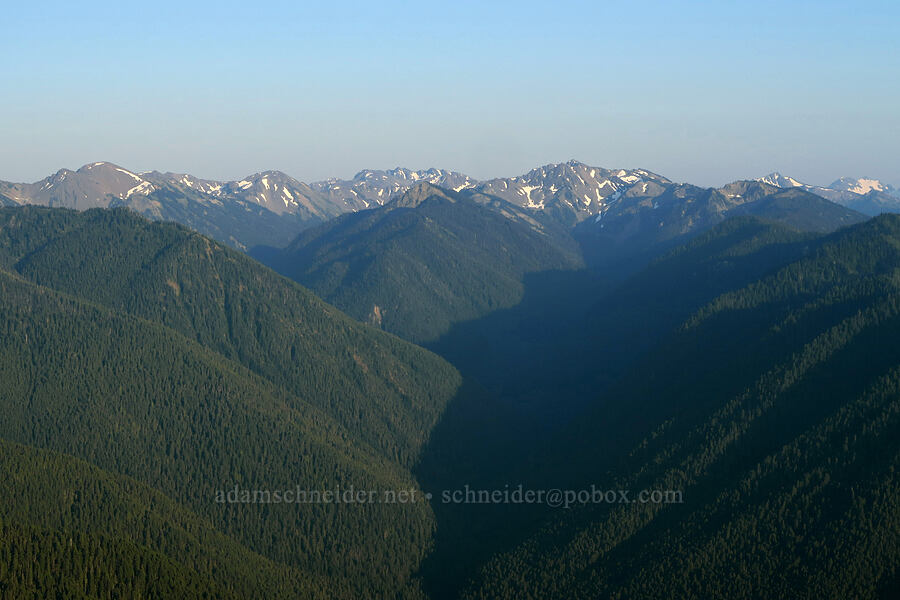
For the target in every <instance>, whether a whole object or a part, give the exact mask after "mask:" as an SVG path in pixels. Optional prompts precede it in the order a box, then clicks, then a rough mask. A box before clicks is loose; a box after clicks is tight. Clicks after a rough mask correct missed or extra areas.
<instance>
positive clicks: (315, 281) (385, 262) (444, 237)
mask: <svg viewBox="0 0 900 600" xmlns="http://www.w3.org/2000/svg"><path fill="white" fill-rule="evenodd" d="M478 200H479V201H476V200H475V199H472V198H469V197H466V196H464V195H459V194H454V193H453V192H448V191H446V190H439V189H438V188H433V187H425V188H422V187H420V188H413V190H411V191H410V192H409V193H408V194H406V195H405V196H403V197H401V198H399V199H398V200H396V201H395V202H393V203H389V204H387V205H385V206H383V207H380V208H376V209H373V210H367V211H362V212H359V213H354V214H347V215H342V216H340V217H338V218H336V219H334V220H333V221H330V222H328V223H326V224H324V225H321V226H319V227H316V228H314V229H311V230H308V231H306V232H304V233H302V234H300V236H299V237H298V238H297V239H296V240H295V241H294V242H293V243H292V244H290V246H288V248H286V249H285V251H284V252H282V253H280V254H279V255H277V256H275V257H273V258H272V259H271V260H270V263H271V264H272V266H273V267H275V268H276V269H277V270H279V271H280V272H282V273H284V274H285V275H287V276H289V277H291V278H292V279H294V280H296V281H299V282H300V283H302V284H303V285H306V286H308V287H309V288H310V289H312V290H313V291H314V292H316V294H318V295H319V296H320V297H322V298H324V299H325V300H327V301H328V302H331V303H332V304H334V305H335V306H337V307H338V308H340V309H341V310H343V311H345V312H347V314H349V315H351V316H353V317H356V318H357V319H360V320H363V321H367V322H369V323H372V324H375V325H377V326H379V327H382V328H383V329H385V330H387V331H390V332H393V333H396V334H397V335H399V336H401V337H403V338H406V339H409V340H412V341H415V342H425V341H430V340H434V339H436V338H437V337H439V336H440V335H442V334H443V333H446V332H447V330H448V329H449V328H450V326H451V325H452V324H454V323H458V322H461V321H466V320H470V319H475V318H478V317H480V316H483V315H485V314H487V313H489V312H492V311H495V310H498V309H501V308H508V307H510V306H513V305H515V304H517V303H518V302H519V301H520V300H521V298H522V293H523V278H524V276H525V274H526V273H529V272H535V271H545V270H551V269H573V268H575V267H577V266H579V265H580V257H579V254H578V250H577V248H576V247H575V245H574V242H573V241H572V240H571V239H570V238H569V237H568V235H566V234H565V233H561V232H560V231H558V230H557V228H556V227H555V226H553V225H551V224H542V223H541V222H540V221H537V220H535V218H534V217H528V216H527V214H525V213H526V211H523V209H520V208H518V207H515V206H513V205H510V204H508V203H505V202H502V201H499V200H497V199H490V198H487V197H484V198H479V199H478ZM504 211H506V212H507V213H509V214H504Z"/></svg>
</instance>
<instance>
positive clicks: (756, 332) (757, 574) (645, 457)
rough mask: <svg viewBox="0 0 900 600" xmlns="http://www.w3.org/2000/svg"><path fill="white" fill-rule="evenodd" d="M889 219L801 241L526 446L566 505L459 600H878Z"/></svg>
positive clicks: (888, 553) (891, 555) (892, 268)
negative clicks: (657, 495)
mask: <svg viewBox="0 0 900 600" xmlns="http://www.w3.org/2000/svg"><path fill="white" fill-rule="evenodd" d="M898 269H900V219H897V218H895V217H881V218H878V219H875V220H873V221H871V222H868V223H865V224H862V225H859V226H856V227H854V228H851V229H847V230H842V231H840V232H837V233H835V234H833V235H831V236H829V237H826V238H823V239H822V240H821V241H820V242H819V243H816V244H810V245H809V246H808V247H807V248H806V251H805V252H804V253H803V256H802V257H800V258H798V259H796V260H794V261H792V262H790V263H789V264H787V265H785V266H783V267H781V268H778V269H776V270H774V271H773V272H771V273H770V274H767V275H764V276H763V277H762V278H761V279H759V280H758V281H756V282H753V283H750V284H749V285H742V286H740V287H739V288H738V289H735V290H734V291H730V292H726V293H724V294H722V295H720V296H719V297H718V298H716V299H715V300H713V301H712V302H709V303H708V304H706V306H705V307H704V308H701V309H700V310H698V311H696V312H695V314H694V315H693V316H692V317H689V318H688V319H686V320H685V321H684V324H683V325H682V326H681V327H680V328H678V330H677V332H675V333H674V334H673V335H672V336H671V337H669V338H668V339H667V340H666V341H664V342H663V343H662V344H660V345H658V346H657V347H656V348H655V349H654V350H652V351H651V352H650V353H649V354H647V355H646V356H645V357H644V358H643V359H641V360H639V361H638V362H637V363H636V364H635V365H634V367H632V369H631V370H630V371H629V373H627V374H626V375H625V376H624V377H623V378H622V379H621V380H620V381H619V383H618V384H616V385H614V386H612V387H611V388H610V389H609V390H608V391H607V392H606V393H605V394H604V396H603V397H602V398H598V399H597V402H596V407H595V408H594V409H593V410H592V411H591V412H588V413H587V414H585V415H584V416H583V417H582V418H580V419H579V420H578V421H577V422H575V423H573V424H572V425H571V426H570V427H569V428H568V429H566V430H565V431H563V432H561V433H560V434H559V436H558V443H557V444H555V445H553V444H551V445H550V447H548V448H547V449H545V450H544V454H543V463H544V468H543V474H542V475H536V476H535V483H536V485H543V486H555V487H566V488H571V487H574V488H580V487H583V486H589V485H590V484H592V483H595V484H597V485H599V486H603V488H604V489H607V488H610V489H630V490H634V491H638V490H642V489H663V490H681V491H682V492H683V499H684V500H683V502H682V503H680V504H673V505H658V504H656V505H654V504H625V505H618V504H614V505H596V506H584V507H576V508H572V509H570V510H568V511H559V512H558V513H557V514H555V515H553V514H552V513H551V514H550V516H548V518H547V521H546V524H545V526H544V527H543V528H541V529H540V530H539V531H538V532H536V533H535V534H534V535H532V536H531V537H530V538H529V539H528V540H527V541H525V542H524V543H522V544H520V545H518V546H517V547H516V548H515V549H514V550H511V551H509V552H507V553H504V554H502V555H500V556H498V557H496V558H495V559H494V560H493V561H491V562H490V563H489V564H488V565H487V567H486V568H485V569H484V570H483V571H482V573H481V576H480V579H479V582H478V583H477V584H475V585H474V586H472V587H471V588H470V589H469V591H468V592H467V596H469V597H478V598H495V597H515V598H529V597H530V598H595V597H615V598H634V597H660V598H661V597H672V596H673V595H674V596H676V597H684V598H692V597H696V598H709V597H717V598H754V597H809V598H844V597H861V598H888V597H892V596H893V594H895V593H896V591H897V577H898V567H900V503H898V501H897V493H898V491H900V489H898V480H897V476H896V472H897V467H898V460H900V446H898V443H900V442H898V440H900V405H898V398H900V350H898V347H897V345H896V343H895V340H896V339H897V335H898V334H900V287H898V282H900V279H897V273H898V272H900V271H898Z"/></svg>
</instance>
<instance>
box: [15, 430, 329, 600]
mask: <svg viewBox="0 0 900 600" xmlns="http://www.w3.org/2000/svg"><path fill="white" fill-rule="evenodd" d="M0 472H2V473H3V477H2V478H0V493H2V494H3V496H4V498H11V499H14V501H11V502H4V503H3V504H2V507H0V557H2V558H0V598H4V599H5V598H9V599H16V600H18V599H20V598H35V599H38V598H48V597H52V598H56V597H64V598H117V597H121V596H122V594H123V591H124V590H128V592H129V593H128V595H129V596H136V597H149V598H154V597H156V598H159V597H173V598H174V597H178V598H234V599H236V600H237V599H240V598H251V597H258V598H293V597H297V596H300V595H302V596H304V597H322V598H325V597H329V595H340V590H339V589H337V588H336V587H335V586H333V585H332V586H331V587H330V589H329V586H328V585H327V583H328V582H327V581H326V580H325V578H323V577H320V576H314V575H311V574H309V573H303V572H301V571H299V570H297V569H292V568H289V567H284V566H280V565H278V564H276V563H274V562H272V561H269V560H266V559H265V558H263V557H262V556H260V555H258V554H255V553H253V552H250V551H248V550H247V548H246V547H244V546H241V545H240V544H238V543H236V542H235V541H234V540H233V539H231V538H229V537H228V536H226V535H223V534H222V533H220V532H218V531H217V530H216V529H215V528H214V527H213V526H212V524H211V523H210V521H209V520H208V519H204V518H202V517H200V516H198V515H197V514H195V513H193V512H191V511H189V510H187V509H185V508H184V507H183V506H181V505H179V504H178V503H176V502H173V501H172V500H171V499H170V498H168V497H167V496H166V495H164V494H162V493H160V492H158V491H156V490H154V489H153V488H151V487H149V486H147V485H144V484H142V483H139V482H137V481H135V480H134V479H131V478H128V477H124V476H121V475H114V474H112V473H110V472H108V471H103V470H102V469H99V468H97V467H95V466H92V465H91V464H89V463H87V462H84V461H81V460H78V459H75V458H72V457H71V456H67V455H64V454H59V453H56V452H50V451H45V450H38V449H36V448H34V447H30V446H22V445H19V444H15V443H12V442H8V441H5V440H0ZM326 590H328V592H329V593H328V594H326ZM335 592H337V593H335Z"/></svg>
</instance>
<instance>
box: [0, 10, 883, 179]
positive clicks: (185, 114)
mask: <svg viewBox="0 0 900 600" xmlns="http://www.w3.org/2000/svg"><path fill="white" fill-rule="evenodd" d="M3 13H4V22H3V25H2V31H3V34H2V35H0V70H2V73H3V79H4V86H3V89H2V91H0V179H2V180H7V181H36V180H38V179H41V178H43V177H45V176H46V175H48V174H50V173H53V172H55V171H57V170H58V169H60V168H63V167H65V168H77V167H79V166H81V165H83V164H85V163H89V162H93V161H100V160H104V161H110V162H114V163H117V164H119V165H122V166H125V167H127V168H129V169H132V170H135V171H143V170H152V169H157V170H160V171H174V172H188V173H192V174H193V175H195V176H198V177H203V178H210V179H228V180H230V179H237V178H240V177H242V176H243V175H247V174H250V173H254V172H259V171H263V170H267V169H278V170H282V171H285V172H286V173H288V174H290V175H292V176H294V177H296V178H298V179H301V180H303V181H315V180H320V179H325V178H328V177H341V178H349V177H351V176H352V175H353V174H354V173H356V172H357V171H359V170H361V169H368V168H371V169H379V168H393V167H396V166H404V167H409V168H428V167H440V168H445V169H453V170H457V171H461V172H464V173H466V174H468V175H470V176H472V177H475V178H479V179H486V178H491V177H507V176H512V175H517V174H521V173H524V172H526V171H528V170H530V169H531V168H533V167H536V166H539V165H543V164H548V163H556V162H562V161H566V160H569V159H576V160H580V161H582V162H585V163H588V164H591V165H593V166H602V167H607V168H645V169H650V170H652V171H655V172H657V173H660V174H663V175H665V176H667V177H669V178H670V179H673V180H676V181H686V182H690V183H694V184H697V185H706V186H711V185H721V184H724V183H726V182H728V181H732V180H735V179H747V178H754V177H759V176H762V175H765V174H766V173H769V172H771V171H776V170H777V171H780V172H782V173H786V174H788V175H790V176H792V177H794V178H797V179H800V180H801V181H805V182H807V183H811V184H827V183H830V182H831V181H833V180H834V179H837V178H838V177H840V176H854V177H863V176H865V177H874V178H880V179H883V180H885V181H887V182H889V183H892V184H894V185H900V42H898V40H900V31H898V29H900V28H898V23H900V3H898V2H896V0H890V1H880V2H875V1H865V0H863V1H858V2H852V3H851V2H831V1H828V0H824V1H823V0H819V1H816V2H806V1H796V2H785V1H781V2H769V1H766V0H762V1H760V0H757V1H754V2H744V1H740V0H739V1H734V2H677V1H671V0H670V1H668V2H642V1H637V2H634V1H632V2H603V1H594V2H571V1H557V2H554V3H550V2H532V1H530V0H520V1H518V2H506V1H502V2H490V1H489V0H484V1H481V2H469V1H468V0H456V1H453V2H441V3H437V2H400V1H394V0H382V1H379V2H366V3H356V2H342V1H340V0H332V1H329V2H315V3H307V2H272V1H267V0H257V1H254V2H246V1H244V2H231V1H229V0H216V1H202V2H190V1H181V2H169V1H165V0H164V1H161V2H152V3H151V2H140V3H139V2H121V1H119V2H114V3H113V2H91V1H87V2H77V3H72V2H56V1H49V2H41V1H36V2H16V3H10V5H8V6H6V7H5V8H4V9H3Z"/></svg>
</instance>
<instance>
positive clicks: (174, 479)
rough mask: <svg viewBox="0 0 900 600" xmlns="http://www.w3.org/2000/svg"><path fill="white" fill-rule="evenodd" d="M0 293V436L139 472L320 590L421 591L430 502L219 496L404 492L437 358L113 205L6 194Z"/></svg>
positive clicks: (426, 418) (427, 420)
mask: <svg viewBox="0 0 900 600" xmlns="http://www.w3.org/2000/svg"><path fill="white" fill-rule="evenodd" d="M0 299H2V302H0V313H2V315H0V323H3V328H4V335H3V336H0V346H2V348H0V381H2V385H0V389H2V390H3V391H2V392H0V403H2V405H3V406H2V410H0V412H2V413H3V414H4V419H3V420H2V422H0V438H3V439H7V440H11V441H15V442H18V443H22V444H27V445H30V446H35V447H40V448H45V449H50V450H55V451H58V452H62V453H65V454H69V455H72V456H75V457H78V458H80V459H83V460H85V461H88V462H90V463H92V464H94V465H96V466H98V467H99V468H101V469H103V470H105V471H108V472H110V473H113V474H117V475H125V476H128V477H131V478H134V479H136V480H138V481H140V482H141V483H143V484H146V485H148V486H150V487H152V488H154V489H156V490H157V491H159V492H162V493H163V494H165V495H166V496H168V497H169V498H171V499H172V500H173V501H174V502H176V503H177V504H179V505H180V506H182V507H183V508H184V509H185V510H187V511H190V512H193V513H195V514H197V515H198V516H200V517H201V518H203V519H205V520H207V521H208V522H209V523H210V526H211V527H212V528H213V529H215V530H216V531H218V532H220V533H222V534H224V535H227V536H230V537H232V538H234V539H235V540H236V542H237V543H239V544H240V545H241V546H243V547H245V548H246V549H248V550H249V551H252V552H255V553H258V554H260V555H262V556H263V557H265V558H266V559H268V560H270V561H273V562H275V563H279V564H281V565H283V566H286V567H290V568H292V569H298V572H299V573H301V574H308V578H310V579H322V580H324V581H326V585H327V587H328V589H329V590H330V591H329V593H332V594H334V595H344V596H350V597H359V596H360V595H367V594H371V593H375V594H379V595H386V596H391V597H393V596H398V595H399V596H402V597H406V596H412V597H415V596H416V595H418V593H419V592H418V591H417V590H418V587H417V586H418V584H417V583H416V581H415V578H414V575H415V571H416V569H417V565H418V564H419V562H420V561H421V559H422V558H423V556H424V554H425V552H426V549H427V547H428V545H429V543H430V536H431V533H432V530H433V527H434V523H433V516H432V515H431V512H430V509H429V507H428V505H427V504H426V503H424V502H421V501H419V502H416V503H409V504H400V505H398V504H388V503H384V504H382V503H366V504H364V505H359V504H355V505H335V504H333V503H313V504H305V505H302V506H299V505H290V504H273V505H265V506H259V505H242V504H237V505H233V504H221V503H217V502H216V501H215V500H214V499H215V497H216V493H217V492H218V491H221V490H229V489H232V488H233V487H235V486H238V487H240V488H241V489H249V490H254V489H256V490H285V489H295V488H300V489H304V490H319V491H323V490H329V489H330V490H334V489H338V488H340V489H348V488H349V487H353V488H354V489H357V490H373V491H376V492H377V493H381V491H383V490H412V491H416V490H417V484H416V482H415V480H414V479H413V477H412V475H411V474H410V472H409V467H410V466H411V465H412V464H413V463H414V462H415V460H416V457H417V455H418V454H419V452H420V448H421V446H422V444H423V443H424V442H425V440H426V439H427V438H428V436H429V434H430V430H431V428H432V427H433V426H434V424H435V422H436V421H437V419H438V418H439V416H440V414H441V412H442V411H443V408H444V406H445V405H446V404H447V403H448V402H449V400H450V399H451V398H452V397H453V396H454V394H455V393H456V389H457V387H458V385H459V375H458V373H456V372H455V370H454V369H453V368H452V367H450V366H449V365H448V364H447V363H445V362H443V361H441V360H440V359H438V358H437V357H436V356H434V355H432V354H430V353H428V352H426V351H424V350H421V349H419V348H416V347H414V346H412V345H410V344H408V343H406V342H402V341H401V340H398V339H396V338H394V337H392V336H389V335H386V334H384V333H381V332H378V331H375V330H372V329H370V328H367V327H365V326H363V325H360V324H358V323H356V322H355V321H353V320H352V319H350V318H349V317H347V316H345V315H343V314H341V313H339V312H338V311H337V310H336V309H334V308H332V307H330V306H328V305H326V304H324V303H323V302H321V301H320V300H318V299H317V298H315V297H314V296H313V295H312V294H311V293H309V292H307V291H306V290H303V289H302V288H300V287H299V286H297V285H296V284H293V283H292V282H289V281H287V280H285V279H284V278H282V277H280V276H278V275H276V274H275V273H273V272H271V271H269V270H268V269H265V268H264V267H262V266H260V265H259V264H257V263H255V262H254V261H252V260H251V259H249V258H247V257H245V256H243V255H241V254H240V253H237V252H235V251H232V250H229V249H227V248H225V247H223V246H220V245H218V244H215V243H214V242H211V241H210V240H208V239H206V238H203V237H202V236H199V235H197V234H195V233H191V232H189V231H186V230H185V229H184V228H182V227H180V226H176V225H172V224H160V223H150V222H147V221H145V220H144V219H142V218H140V217H138V216H136V215H134V214H133V213H131V212H129V211H123V210H113V211H109V210H92V211H86V212H80V213H76V212H72V211H67V210H60V209H44V208H37V207H25V208H18V209H5V210H4V211H0ZM26 480H27V478H26ZM420 498H421V496H420ZM39 526H40V527H43V525H40V524H39ZM388 532H389V533H388ZM20 533H21V535H27V532H20ZM16 535H19V534H16ZM48 535H50V534H48ZM53 535H55V534H53ZM97 535H103V536H105V535H107V534H106V533H103V532H100V533H98V534H97ZM156 535H160V536H163V537H165V534H164V533H157V534H156ZM91 543H93V542H91ZM98 543H99V542H98ZM116 543H119V542H116ZM122 543H124V544H125V546H127V548H126V547H125V546H123V548H125V549H124V550H122V552H126V551H127V552H132V550H128V548H133V544H135V543H138V545H140V543H139V541H135V540H134V539H133V538H125V539H124V541H122ZM129 544H131V545H129ZM135 551H139V552H143V550H140V549H138V550H135ZM204 551H207V550H204ZM116 552H118V551H116ZM198 556H199V555H198ZM110 560H114V559H113V558H110ZM198 560H199V559H198ZM114 567H115V565H114V564H110V565H105V566H103V565H101V566H100V567H98V568H99V569H101V570H102V571H103V572H105V573H112V572H113V571H112V570H110V569H113V568H114ZM172 577H176V575H172ZM179 577H180V576H179ZM260 585H261V586H262V583H261V584H260ZM266 585H268V583H266ZM297 595H300V596H302V595H303V594H302V593H301V592H300V591H298V592H297Z"/></svg>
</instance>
